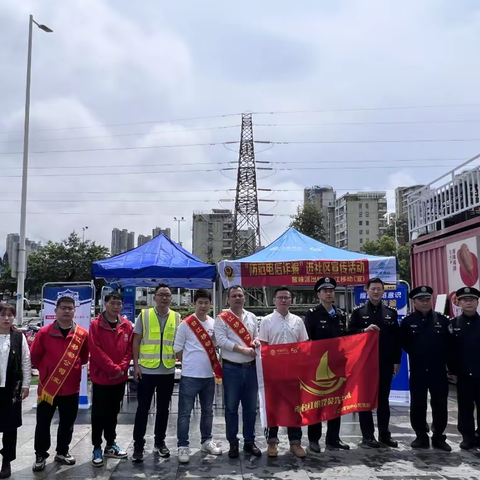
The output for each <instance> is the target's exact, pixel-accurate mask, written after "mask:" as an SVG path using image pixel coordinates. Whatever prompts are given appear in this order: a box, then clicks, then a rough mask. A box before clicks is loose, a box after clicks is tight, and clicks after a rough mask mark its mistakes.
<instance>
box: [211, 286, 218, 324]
mask: <svg viewBox="0 0 480 480" xmlns="http://www.w3.org/2000/svg"><path fill="white" fill-rule="evenodd" d="M212 300H213V318H215V317H216V316H217V282H212Z"/></svg>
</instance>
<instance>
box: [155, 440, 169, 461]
mask: <svg viewBox="0 0 480 480" xmlns="http://www.w3.org/2000/svg"><path fill="white" fill-rule="evenodd" d="M153 453H156V454H158V455H160V456H161V457H163V458H168V457H169V456H170V450H169V449H168V448H167V446H166V445H165V441H162V442H160V443H159V444H158V445H155V446H154V447H153Z"/></svg>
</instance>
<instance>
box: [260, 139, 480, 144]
mask: <svg viewBox="0 0 480 480" xmlns="http://www.w3.org/2000/svg"><path fill="white" fill-rule="evenodd" d="M443 142H480V138H442V139H413V140H293V141H273V142H272V141H266V140H263V141H255V143H263V144H265V143H269V144H273V145H314V144H329V145H333V144H357V143H443Z"/></svg>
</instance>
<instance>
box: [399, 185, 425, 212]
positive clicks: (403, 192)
mask: <svg viewBox="0 0 480 480" xmlns="http://www.w3.org/2000/svg"><path fill="white" fill-rule="evenodd" d="M423 187H425V185H412V186H410V187H397V188H396V189H395V213H396V214H397V215H398V216H400V215H407V213H408V211H407V205H408V203H407V198H408V196H409V195H410V194H411V193H413V192H415V191H416V190H419V189H420V188H423Z"/></svg>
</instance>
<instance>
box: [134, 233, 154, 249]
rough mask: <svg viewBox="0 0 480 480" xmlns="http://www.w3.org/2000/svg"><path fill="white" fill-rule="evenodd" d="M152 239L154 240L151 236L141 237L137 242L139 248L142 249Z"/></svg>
mask: <svg viewBox="0 0 480 480" xmlns="http://www.w3.org/2000/svg"><path fill="white" fill-rule="evenodd" d="M151 239H152V236H151V235H139V236H138V240H137V247H141V246H142V245H145V244H146V243H147V242H149V241H150V240H151Z"/></svg>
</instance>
